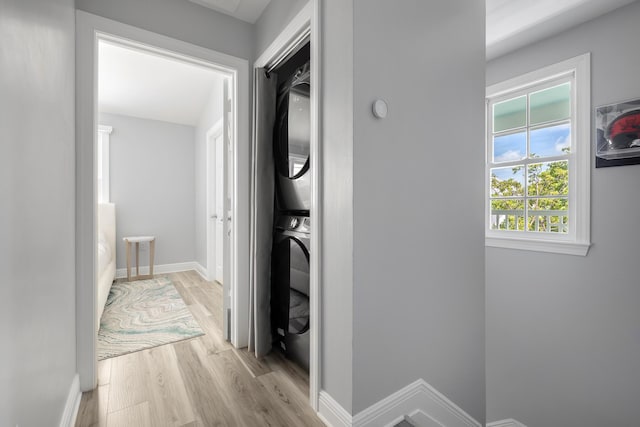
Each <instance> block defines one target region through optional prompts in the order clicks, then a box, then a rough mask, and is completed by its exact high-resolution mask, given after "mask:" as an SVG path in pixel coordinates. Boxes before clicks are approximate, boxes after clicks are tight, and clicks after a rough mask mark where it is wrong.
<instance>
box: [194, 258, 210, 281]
mask: <svg viewBox="0 0 640 427" xmlns="http://www.w3.org/2000/svg"><path fill="white" fill-rule="evenodd" d="M195 264H196V269H195V270H196V271H197V272H198V274H199V275H200V277H202V278H203V279H204V280H207V281H208V280H209V271H207V269H206V268H204V267H203V266H202V264H200V263H199V262H198V261H195Z"/></svg>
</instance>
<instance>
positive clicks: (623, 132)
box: [595, 99, 640, 168]
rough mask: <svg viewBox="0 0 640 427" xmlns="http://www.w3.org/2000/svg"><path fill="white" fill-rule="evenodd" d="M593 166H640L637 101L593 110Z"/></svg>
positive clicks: (639, 111) (639, 101)
mask: <svg viewBox="0 0 640 427" xmlns="http://www.w3.org/2000/svg"><path fill="white" fill-rule="evenodd" d="M595 119H596V167H597V168H603V167H608V166H623V165H635V164H639V163H640V99H636V100H633V101H626V102H620V103H617V104H610V105H603V106H601V107H597V108H596V117H595Z"/></svg>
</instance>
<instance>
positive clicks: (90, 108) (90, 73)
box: [76, 11, 249, 390]
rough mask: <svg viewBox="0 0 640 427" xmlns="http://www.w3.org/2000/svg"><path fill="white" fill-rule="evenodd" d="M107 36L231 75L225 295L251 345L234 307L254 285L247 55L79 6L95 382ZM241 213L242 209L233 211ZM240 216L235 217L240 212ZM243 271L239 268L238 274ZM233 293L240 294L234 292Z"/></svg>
mask: <svg viewBox="0 0 640 427" xmlns="http://www.w3.org/2000/svg"><path fill="white" fill-rule="evenodd" d="M100 40H107V41H111V42H116V43H120V44H123V45H126V46H130V47H132V48H135V49H141V50H144V51H147V52H150V53H154V54H156V55H161V56H164V57H167V58H172V59H174V60H178V61H185V62H188V63H191V64H197V65H198V66H202V67H209V68H211V69H215V70H218V71H220V72H222V73H224V74H225V75H226V76H227V77H228V79H227V80H228V81H229V85H228V91H229V94H230V98H231V99H232V101H231V103H230V104H229V105H228V111H229V114H228V117H229V121H228V122H227V125H226V126H223V128H224V129H225V131H226V132H227V135H228V137H229V141H230V142H229V146H230V147H231V148H232V150H231V154H230V155H229V158H230V164H231V165H232V167H230V168H228V173H229V174H228V175H227V178H228V181H229V186H230V188H231V189H232V191H234V193H235V194H236V195H239V196H238V197H232V198H231V200H230V201H229V209H228V210H227V212H226V214H227V217H230V219H229V220H228V224H229V227H228V232H229V235H230V237H231V239H230V242H229V244H228V246H229V250H228V252H227V253H228V254H229V256H228V257H227V263H228V265H229V268H228V271H229V273H228V276H229V278H228V279H224V278H223V281H225V282H227V284H228V292H227V296H226V298H225V301H228V303H229V306H228V309H227V310H226V313H228V315H224V316H223V319H225V321H228V325H225V330H226V331H228V333H227V335H228V337H229V339H230V340H231V342H232V344H233V345H234V346H236V347H244V346H246V341H247V337H246V329H247V320H246V319H244V317H243V316H242V315H241V314H240V313H239V310H236V309H233V310H232V309H231V308H232V305H234V306H233V308H235V307H236V306H237V305H238V304H242V301H243V298H248V290H246V291H245V290H243V287H242V286H239V283H247V282H248V273H247V272H248V270H249V268H248V257H247V255H246V254H247V253H248V240H249V239H248V235H249V231H248V215H247V214H246V212H247V211H248V206H247V203H246V202H245V200H246V199H248V196H247V197H243V195H248V194H249V179H248V175H249V173H248V163H249V161H248V156H249V153H248V147H249V143H248V141H249V119H248V110H249V108H248V105H249V96H248V95H249V90H248V85H249V83H248V82H249V79H248V62H247V61H246V60H243V59H239V58H235V57H232V56H229V55H226V54H221V53H218V52H215V51H211V50H209V49H204V48H201V47H198V46H195V45H191V44H189V43H185V42H182V41H178V40H175V39H171V38H168V37H165V36H161V35H158V34H155V33H152V32H149V31H145V30H142V29H139V28H136V27H132V26H129V25H126V24H121V23H118V22H115V21H111V20H108V19H105V18H101V17H98V16H95V15H91V14H88V13H85V12H81V11H78V12H77V31H76V42H77V61H76V67H77V69H76V75H77V108H76V115H77V116H76V123H77V129H76V150H77V156H76V170H77V174H76V175H77V181H76V182H77V192H76V195H77V204H76V223H77V226H76V236H77V237H76V282H77V326H76V329H77V337H78V341H77V356H78V372H79V374H80V383H81V384H80V386H81V389H82V390H91V389H93V388H94V387H95V386H96V384H97V363H96V334H95V330H96V322H97V320H96V316H95V313H96V309H97V292H96V282H97V277H96V276H97V259H98V257H97V249H96V246H97V245H96V243H97V220H96V200H97V196H96V169H97V164H96V163H97V162H96V135H97V123H98V117H97V111H98V109H97V72H96V71H97V65H98V64H97V51H98V43H99V41H100ZM235 213H237V216H236V215H234V214H235ZM234 216H235V217H234ZM236 272H239V273H238V274H236ZM231 295H234V296H235V299H234V300H233V301H232V300H231Z"/></svg>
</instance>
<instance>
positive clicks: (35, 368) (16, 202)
mask: <svg viewBox="0 0 640 427" xmlns="http://www.w3.org/2000/svg"><path fill="white" fill-rule="evenodd" d="M74 27H75V24H74V5H73V0H33V1H28V2H24V1H21V0H3V1H2V2H0V76H2V77H1V78H0V111H1V112H2V113H0V129H1V130H2V136H0V200H2V202H0V204H1V206H2V207H1V208H0V272H1V277H2V279H1V280H2V283H1V284H0V336H1V337H2V340H3V343H2V350H1V351H0V425H3V426H15V425H17V424H19V425H20V426H22V427H31V426H45V425H58V424H59V422H60V418H61V416H62V411H63V408H64V406H65V401H66V399H67V396H68V394H69V390H70V387H71V383H72V380H73V377H74V375H75V373H76V347H75V344H76V334H75V331H76V324H75V312H76V310H75V292H76V288H75V249H74V248H75V224H74V220H75V213H74V212H75V210H74V209H75V198H74V196H75V193H74V188H75V167H74V149H75V141H74V84H75V83H74V48H75V40H74Z"/></svg>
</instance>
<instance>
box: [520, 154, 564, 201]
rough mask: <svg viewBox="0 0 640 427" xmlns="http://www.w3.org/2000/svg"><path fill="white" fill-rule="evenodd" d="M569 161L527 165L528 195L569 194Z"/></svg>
mask: <svg viewBox="0 0 640 427" xmlns="http://www.w3.org/2000/svg"><path fill="white" fill-rule="evenodd" d="M568 166H569V162H567V161H566V160H562V161H558V162H548V163H537V164H531V165H528V166H527V195H529V196H564V195H567V194H569V171H568Z"/></svg>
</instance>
